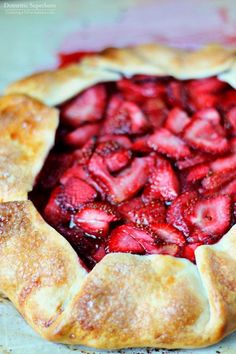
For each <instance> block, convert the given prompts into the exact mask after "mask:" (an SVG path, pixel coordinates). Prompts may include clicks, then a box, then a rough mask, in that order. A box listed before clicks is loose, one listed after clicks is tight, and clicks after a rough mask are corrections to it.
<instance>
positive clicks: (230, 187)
mask: <svg viewBox="0 0 236 354" xmlns="http://www.w3.org/2000/svg"><path fill="white" fill-rule="evenodd" d="M219 194H225V195H230V196H231V195H232V196H234V195H236V179H234V180H233V181H231V182H230V183H228V184H226V185H225V186H224V187H222V188H221V189H220V191H219Z"/></svg>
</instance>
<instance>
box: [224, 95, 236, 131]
mask: <svg viewBox="0 0 236 354" xmlns="http://www.w3.org/2000/svg"><path fill="white" fill-rule="evenodd" d="M226 118H227V120H228V122H229V124H230V126H231V127H232V128H233V131H234V133H236V101H235V107H233V108H231V109H230V111H229V112H228V113H227V115H226Z"/></svg>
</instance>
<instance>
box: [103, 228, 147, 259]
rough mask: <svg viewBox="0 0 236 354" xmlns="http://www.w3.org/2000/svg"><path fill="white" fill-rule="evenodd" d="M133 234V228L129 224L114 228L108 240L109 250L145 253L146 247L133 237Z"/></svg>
mask: <svg viewBox="0 0 236 354" xmlns="http://www.w3.org/2000/svg"><path fill="white" fill-rule="evenodd" d="M133 234H134V230H133V228H132V227H131V226H128V225H122V226H119V227H117V228H116V229H114V230H113V231H112V233H111V236H110V239H109V241H108V249H109V252H124V253H137V254H144V253H145V250H144V248H143V247H142V246H141V244H140V243H139V242H138V241H137V240H136V239H135V238H134V237H133Z"/></svg>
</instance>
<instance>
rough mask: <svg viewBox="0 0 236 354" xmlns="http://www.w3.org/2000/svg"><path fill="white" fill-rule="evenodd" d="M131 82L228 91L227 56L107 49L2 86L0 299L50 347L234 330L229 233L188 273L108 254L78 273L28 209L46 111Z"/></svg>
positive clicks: (235, 281) (43, 148) (234, 75)
mask: <svg viewBox="0 0 236 354" xmlns="http://www.w3.org/2000/svg"><path fill="white" fill-rule="evenodd" d="M135 73H143V74H154V75H172V76H175V77H177V78H179V79H187V78H201V77H207V76H211V75H218V76H219V78H220V79H222V80H225V81H227V82H229V83H230V84H231V85H233V86H234V87H236V53H235V51H234V50H229V49H224V48H221V47H219V46H216V45H212V46H208V47H206V48H203V49H201V50H199V51H197V52H192V53H190V52H186V51H181V50H176V49H170V48H167V47H163V46H159V45H142V46H137V47H134V48H127V49H107V50H105V51H104V52H102V53H101V54H99V55H96V56H93V57H88V58H85V59H84V60H83V61H82V62H81V63H80V64H78V65H75V64H74V65H71V66H68V67H66V68H64V69H59V70H56V71H51V72H44V73H39V74H36V75H33V76H31V77H28V78H25V79H23V80H21V81H18V82H16V83H13V84H11V85H10V86H9V87H8V88H7V90H6V93H7V94H8V96H4V97H2V98H1V99H0V118H1V119H0V126H1V129H0V164H1V169H0V171H1V180H0V197H1V200H2V201H4V202H5V203H2V204H0V264H1V267H0V292H3V293H4V295H5V296H7V297H8V298H9V299H10V300H11V301H12V302H13V303H14V305H15V306H16V308H17V309H18V310H19V311H20V312H21V314H22V315H23V316H24V318H25V319H26V320H27V321H28V322H29V323H30V324H31V326H32V327H33V328H34V329H35V330H36V331H37V332H38V333H39V334H41V335H42V336H43V337H45V338H47V339H49V340H52V341H56V342H61V343H71V344H83V345H88V346H92V347H96V348H106V349H108V348H124V347H146V346H147V347H161V348H197V347H203V346H208V345H211V344H213V343H215V342H217V341H219V340H221V339H222V338H223V337H224V336H226V335H227V334H229V333H231V332H232V331H234V330H235V329H236V253H235V251H234V250H235V247H236V226H233V227H232V228H231V230H230V231H229V232H228V233H227V234H226V235H225V236H224V237H223V238H222V239H221V240H220V242H218V243H217V244H215V245H212V246H200V247H198V248H197V250H196V252H195V254H196V262H197V264H196V265H194V264H192V263H191V262H189V261H188V260H184V259H180V258H174V257H171V256H164V255H152V256H136V255H131V254H121V253H114V254H109V255H107V256H106V257H105V258H103V260H102V261H101V262H100V263H98V264H97V265H96V266H95V268H94V269H93V270H92V271H91V272H90V273H87V272H86V270H85V269H84V268H83V267H82V265H81V264H80V262H79V260H78V257H77V255H76V253H75V252H74V250H73V249H72V247H71V246H70V245H69V243H68V242H67V241H66V240H65V239H64V238H63V237H62V236H61V235H60V234H59V233H57V232H56V231H55V230H54V229H53V228H51V227H50V226H49V225H47V224H46V222H45V221H44V220H43V219H42V217H41V216H40V215H39V214H38V212H37V211H36V209H35V207H34V206H33V204H32V203H31V202H30V201H27V192H28V191H29V190H31V189H32V186H33V183H34V179H35V177H36V175H37V173H38V171H39V170H40V168H41V166H42V164H43V162H44V160H45V156H46V154H47V153H48V151H49V150H50V148H51V146H52V144H53V139H54V135H55V130H56V127H57V124H58V115H57V111H56V110H55V109H53V108H49V107H48V106H46V104H48V105H57V104H59V103H61V102H63V101H65V100H67V99H69V98H71V97H73V96H74V95H75V94H76V93H78V92H80V91H81V90H83V89H85V88H86V87H88V86H90V85H92V84H94V83H96V82H100V81H112V80H118V79H119V78H120V77H121V76H122V74H125V75H126V76H130V75H133V74H135ZM25 95H28V96H25ZM29 96H30V97H32V98H30V97H29ZM35 99H39V100H40V101H41V102H42V103H40V102H39V101H37V100H35ZM4 176H8V177H6V178H5V177H4ZM4 178H5V179H4Z"/></svg>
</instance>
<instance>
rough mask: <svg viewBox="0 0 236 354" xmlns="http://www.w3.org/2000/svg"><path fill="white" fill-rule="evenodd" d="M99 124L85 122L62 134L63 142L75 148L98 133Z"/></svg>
mask: <svg viewBox="0 0 236 354" xmlns="http://www.w3.org/2000/svg"><path fill="white" fill-rule="evenodd" d="M99 130H100V124H86V125H83V126H82V127H79V128H77V129H75V130H73V131H72V132H70V133H67V134H66V135H65V136H64V139H63V141H64V143H65V144H66V145H69V146H71V147H74V148H77V147H81V146H83V145H84V144H85V143H87V141H88V140H89V139H91V138H92V137H95V136H96V135H98V133H99Z"/></svg>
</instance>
